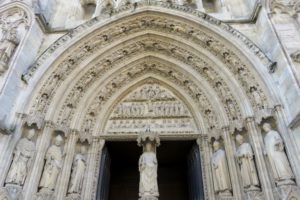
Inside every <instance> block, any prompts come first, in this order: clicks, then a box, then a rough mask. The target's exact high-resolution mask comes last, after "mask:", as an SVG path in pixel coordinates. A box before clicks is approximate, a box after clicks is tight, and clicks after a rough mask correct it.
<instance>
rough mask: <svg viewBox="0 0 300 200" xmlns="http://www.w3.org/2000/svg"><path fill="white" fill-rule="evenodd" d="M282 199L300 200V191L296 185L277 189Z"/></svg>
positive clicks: (282, 186)
mask: <svg viewBox="0 0 300 200" xmlns="http://www.w3.org/2000/svg"><path fill="white" fill-rule="evenodd" d="M277 191H278V193H279V196H280V199H282V200H290V199H300V189H299V188H298V187H297V186H296V185H295V184H293V185H281V186H279V187H278V188H277Z"/></svg>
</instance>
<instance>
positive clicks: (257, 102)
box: [250, 87, 264, 109]
mask: <svg viewBox="0 0 300 200" xmlns="http://www.w3.org/2000/svg"><path fill="white" fill-rule="evenodd" d="M250 93H251V94H252V97H253V99H254V101H255V106H256V107H257V108H258V109H262V108H264V104H263V101H262V98H261V96H260V94H259V92H258V91H257V88H256V87H251V88H250Z"/></svg>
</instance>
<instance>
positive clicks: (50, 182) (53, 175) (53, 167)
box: [40, 135, 63, 190]
mask: <svg viewBox="0 0 300 200" xmlns="http://www.w3.org/2000/svg"><path fill="white" fill-rule="evenodd" d="M62 143H63V138H62V136H60V135H57V136H56V137H55V140H54V144H53V145H52V146H51V147H50V148H49V149H48V151H47V153H46V164H45V167H44V172H43V175H42V179H41V182H40V187H41V188H42V189H43V188H44V189H49V190H54V188H55V185H56V181H57V178H58V175H59V173H60V170H61V168H62V164H63V152H62V148H61V145H62Z"/></svg>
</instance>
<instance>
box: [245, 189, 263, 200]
mask: <svg viewBox="0 0 300 200" xmlns="http://www.w3.org/2000/svg"><path fill="white" fill-rule="evenodd" d="M245 192H246V197H247V198H246V199H247V200H262V199H264V196H263V193H262V192H261V189H260V188H258V187H255V186H251V187H250V188H248V189H247V190H246V191H245Z"/></svg>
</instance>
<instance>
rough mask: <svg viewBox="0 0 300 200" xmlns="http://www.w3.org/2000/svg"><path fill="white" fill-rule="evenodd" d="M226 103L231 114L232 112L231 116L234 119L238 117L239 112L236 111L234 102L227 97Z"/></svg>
mask: <svg viewBox="0 0 300 200" xmlns="http://www.w3.org/2000/svg"><path fill="white" fill-rule="evenodd" d="M226 104H227V108H228V111H229V114H230V116H231V118H232V119H233V120H235V119H237V118H238V117H237V112H236V109H235V107H234V104H233V102H232V100H231V99H227V100H226Z"/></svg>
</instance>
